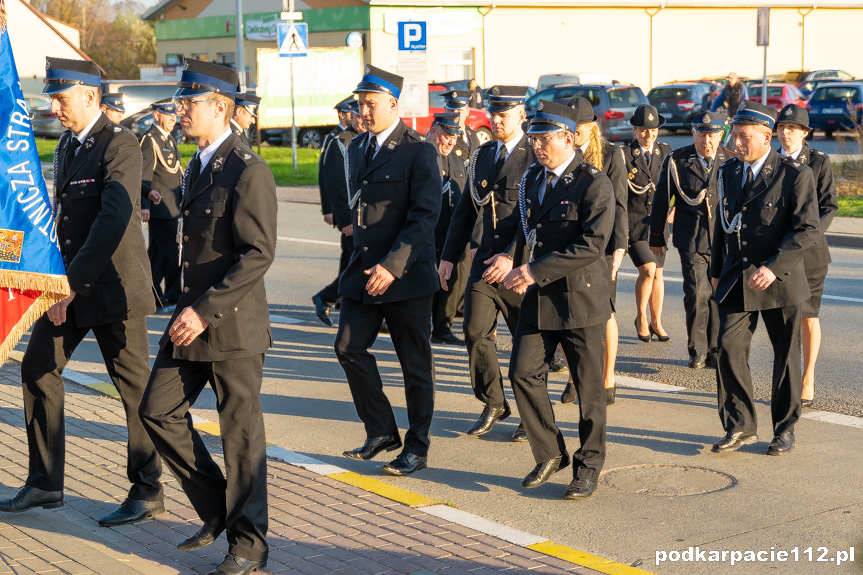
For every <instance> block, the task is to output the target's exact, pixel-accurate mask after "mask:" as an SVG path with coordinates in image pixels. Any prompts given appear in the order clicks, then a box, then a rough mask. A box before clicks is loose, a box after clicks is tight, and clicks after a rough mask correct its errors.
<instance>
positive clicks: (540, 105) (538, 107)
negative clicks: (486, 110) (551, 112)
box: [536, 102, 542, 110]
mask: <svg viewBox="0 0 863 575" xmlns="http://www.w3.org/2000/svg"><path fill="white" fill-rule="evenodd" d="M536 109H537V110H542V102H540V103H539V106H537V107H536Z"/></svg>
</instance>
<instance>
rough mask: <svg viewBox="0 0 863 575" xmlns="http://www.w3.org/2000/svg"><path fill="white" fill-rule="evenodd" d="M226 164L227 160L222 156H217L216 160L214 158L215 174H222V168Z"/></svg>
mask: <svg viewBox="0 0 863 575" xmlns="http://www.w3.org/2000/svg"><path fill="white" fill-rule="evenodd" d="M224 163H225V158H223V157H222V156H216V157H215V158H213V171H214V172H221V171H222V166H223V165H224Z"/></svg>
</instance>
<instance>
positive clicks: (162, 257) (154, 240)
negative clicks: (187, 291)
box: [147, 218, 180, 305]
mask: <svg viewBox="0 0 863 575" xmlns="http://www.w3.org/2000/svg"><path fill="white" fill-rule="evenodd" d="M179 222H180V220H177V219H153V218H150V221H148V222H147V233H148V235H149V240H150V241H149V245H148V246H147V257H148V258H150V273H151V274H152V275H153V287H154V288H155V290H156V296H157V297H158V298H159V303H161V304H162V305H168V304H173V303H176V302H177V300H179V299H180V265H179V259H180V245H179V244H178V243H177V226H178V224H179ZM162 280H164V281H165V289H164V290H163V289H162Z"/></svg>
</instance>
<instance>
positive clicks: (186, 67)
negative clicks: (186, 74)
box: [183, 61, 189, 70]
mask: <svg viewBox="0 0 863 575" xmlns="http://www.w3.org/2000/svg"><path fill="white" fill-rule="evenodd" d="M188 69H189V62H188V61H186V63H185V64H183V70H188Z"/></svg>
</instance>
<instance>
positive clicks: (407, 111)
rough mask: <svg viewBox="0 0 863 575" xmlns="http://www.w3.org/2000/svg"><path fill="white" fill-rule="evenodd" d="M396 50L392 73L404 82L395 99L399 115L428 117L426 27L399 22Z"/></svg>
mask: <svg viewBox="0 0 863 575" xmlns="http://www.w3.org/2000/svg"><path fill="white" fill-rule="evenodd" d="M398 25H399V34H398V39H399V50H398V55H397V57H398V60H397V67H396V70H397V71H398V74H399V75H400V76H402V77H403V78H404V87H403V89H402V93H401V97H400V98H399V114H400V115H401V116H402V117H409V118H412V124H413V125H412V127H413V129H416V127H417V120H416V119H417V118H424V117H426V116H428V115H429V90H428V58H427V55H426V38H427V35H426V23H425V22H399V23H398Z"/></svg>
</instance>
